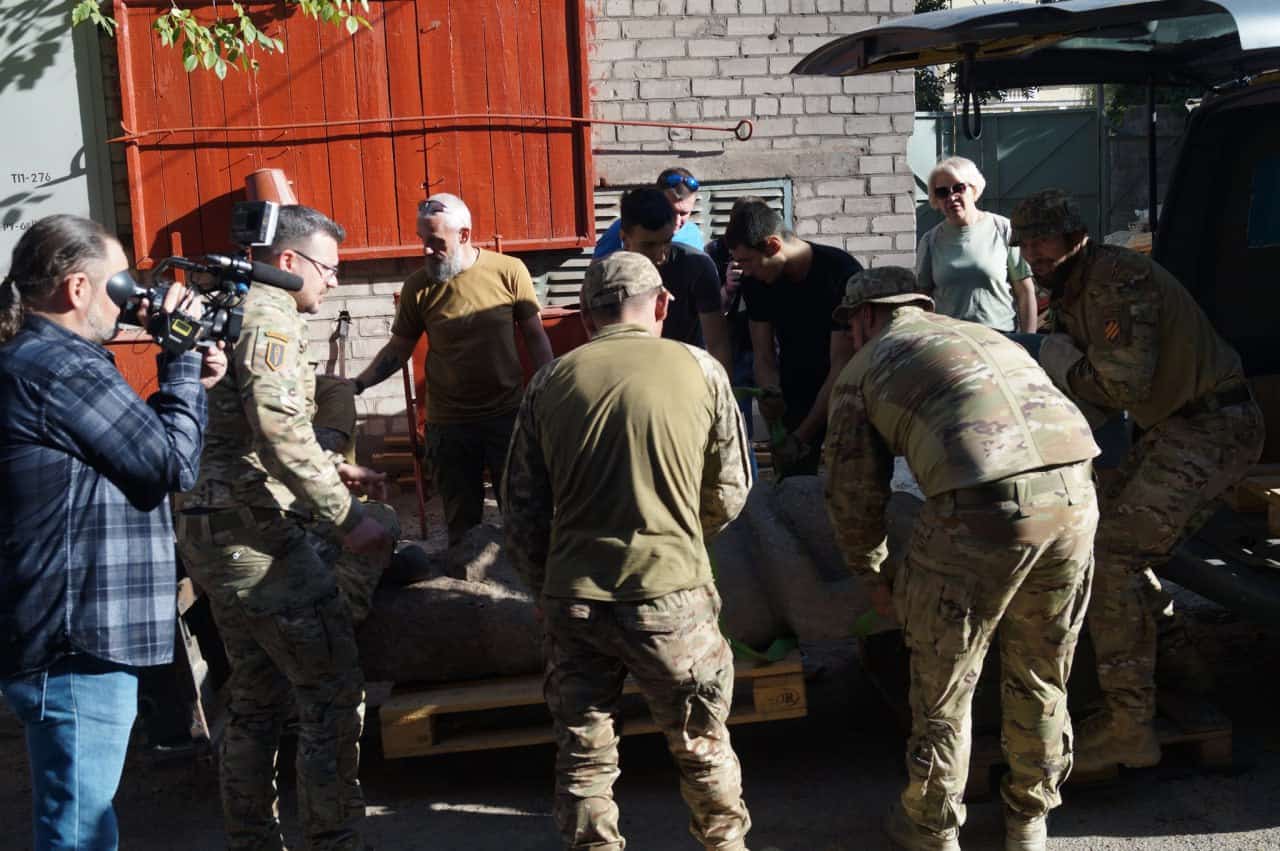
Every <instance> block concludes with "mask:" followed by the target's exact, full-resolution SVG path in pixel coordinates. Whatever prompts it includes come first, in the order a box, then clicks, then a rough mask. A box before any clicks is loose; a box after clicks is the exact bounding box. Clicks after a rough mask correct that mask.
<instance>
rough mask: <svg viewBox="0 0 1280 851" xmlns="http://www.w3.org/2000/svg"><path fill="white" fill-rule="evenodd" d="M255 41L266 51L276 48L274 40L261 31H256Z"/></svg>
mask: <svg viewBox="0 0 1280 851" xmlns="http://www.w3.org/2000/svg"><path fill="white" fill-rule="evenodd" d="M257 39H258V44H260V45H262V46H263V47H265V48H266V49H267V50H271V49H273V48H274V47H275V46H276V41H275V39H273V38H272V37H271V36H269V35H267V34H266V33H264V32H263V31H262V30H258V35H257Z"/></svg>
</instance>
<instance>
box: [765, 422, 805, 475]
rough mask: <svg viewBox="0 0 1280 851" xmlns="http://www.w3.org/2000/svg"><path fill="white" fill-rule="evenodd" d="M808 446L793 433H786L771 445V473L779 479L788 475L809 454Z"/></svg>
mask: <svg viewBox="0 0 1280 851" xmlns="http://www.w3.org/2000/svg"><path fill="white" fill-rule="evenodd" d="M809 452H810V446H809V444H807V443H805V442H804V441H803V440H801V439H800V438H798V437H796V436H795V434H794V433H792V434H788V435H787V436H786V437H785V438H784V439H783V440H782V442H781V443H776V444H774V445H773V473H774V477H775V478H778V479H781V478H784V477H786V476H788V475H790V473H791V471H792V470H794V469H795V468H796V466H797V465H798V464H799V463H800V462H801V461H803V460H804V459H805V458H807V457H808V456H809Z"/></svg>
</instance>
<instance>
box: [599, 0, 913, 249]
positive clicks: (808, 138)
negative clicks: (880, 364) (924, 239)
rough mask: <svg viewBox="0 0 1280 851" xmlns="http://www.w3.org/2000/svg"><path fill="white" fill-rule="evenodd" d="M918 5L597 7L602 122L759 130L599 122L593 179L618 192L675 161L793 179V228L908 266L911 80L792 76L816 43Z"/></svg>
mask: <svg viewBox="0 0 1280 851" xmlns="http://www.w3.org/2000/svg"><path fill="white" fill-rule="evenodd" d="M912 6H913V3H912V2H911V0H659V2H657V3H645V2H643V0H588V9H589V12H590V13H591V14H592V15H593V17H594V19H595V30H594V32H595V36H594V38H593V40H592V43H591V47H590V67H591V81H592V102H593V105H594V110H595V115H596V117H598V118H618V117H623V118H641V119H645V120H658V121H669V120H680V121H683V122H688V123H690V124H707V123H712V124H718V125H722V126H726V127H731V126H733V124H734V123H736V121H737V120H739V119H743V118H749V119H751V120H752V121H753V122H754V125H755V132H754V135H753V137H752V138H751V139H750V140H749V141H747V142H737V141H733V140H732V139H731V137H730V136H728V134H724V133H717V132H711V131H702V130H697V131H692V132H690V131H687V130H681V129H675V128H642V127H615V126H609V125H597V126H596V127H595V129H594V139H595V144H596V156H595V166H596V174H597V176H598V177H599V178H602V179H603V180H604V182H605V183H607V184H613V185H621V184H629V183H643V182H646V181H648V180H650V179H652V178H653V177H654V176H655V175H656V174H657V173H658V172H659V171H661V170H662V169H663V168H666V167H667V166H670V165H675V164H679V165H684V166H685V167H686V168H688V169H689V170H690V171H692V172H693V173H694V174H695V175H697V176H698V177H699V178H702V179H705V180H750V179H762V178H776V177H789V178H791V179H792V182H793V186H794V188H795V197H796V199H797V203H796V205H795V213H796V220H795V227H796V230H797V232H798V233H800V234H802V235H805V236H807V237H809V238H811V239H813V240H815V241H818V242H824V243H828V244H831V245H837V246H840V247H842V248H844V249H845V250H847V251H849V252H851V253H853V254H854V255H855V256H857V257H858V259H859V260H861V261H862V262H863V263H864V264H866V265H872V266H874V265H882V264H885V263H895V262H896V263H900V262H904V261H905V258H904V256H903V254H902V252H903V251H904V250H906V249H910V248H912V247H913V246H914V240H915V223H914V220H910V221H909V219H911V216H909V215H906V213H907V212H908V211H910V210H913V209H914V208H913V207H912V206H911V203H912V202H911V194H910V193H911V177H910V171H909V170H908V169H907V164H906V158H905V153H906V146H907V138H908V136H909V134H910V133H911V126H912V119H913V115H914V110H915V101H914V94H913V81H912V75H911V74H910V73H906V72H904V73H890V74H879V75H876V76H873V77H849V78H843V79H841V78H836V77H797V76H792V75H791V73H790V72H791V69H792V67H794V66H795V64H796V62H797V61H799V60H800V58H801V57H803V56H804V55H805V54H807V53H808V52H810V51H812V50H814V49H815V48H817V47H819V46H820V45H823V44H825V43H827V42H828V41H830V40H832V39H833V38H836V37H838V36H840V35H843V34H846V33H851V32H855V31H857V30H860V29H864V28H866V27H869V26H874V25H875V24H877V23H880V22H881V21H884V20H887V19H890V18H892V17H896V16H897V15H900V14H903V13H905V12H909V11H910V9H911V7H912ZM619 103H622V104H623V106H622V108H621V109H618V108H617V105H618V104H619ZM639 105H643V109H639V108H634V109H629V108H628V107H636V106H639ZM904 205H905V206H904ZM900 211H901V214H899V212H900Z"/></svg>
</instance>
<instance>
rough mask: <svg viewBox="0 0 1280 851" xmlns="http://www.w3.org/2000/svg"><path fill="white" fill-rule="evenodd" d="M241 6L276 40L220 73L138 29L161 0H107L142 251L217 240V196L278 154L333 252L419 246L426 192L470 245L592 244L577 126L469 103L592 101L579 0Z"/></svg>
mask: <svg viewBox="0 0 1280 851" xmlns="http://www.w3.org/2000/svg"><path fill="white" fill-rule="evenodd" d="M181 5H190V7H191V8H193V9H196V10H197V12H198V14H200V15H201V16H203V17H211V14H212V12H211V10H212V8H213V7H212V6H209V5H206V4H203V3H201V4H186V3H183V4H181ZM244 5H245V8H246V9H247V10H248V11H249V12H250V14H251V15H252V16H253V18H254V21H255V23H256V24H257V25H258V26H259V27H260V28H261V29H264V30H265V31H266V32H267V33H268V34H270V35H272V36H274V37H277V38H280V39H282V40H283V41H284V42H285V52H284V54H283V55H280V54H263V53H259V54H258V58H259V60H260V62H261V65H260V68H259V70H258V71H257V72H256V73H254V72H242V71H235V70H232V71H229V72H228V73H227V77H226V80H225V81H220V80H218V78H217V77H216V76H215V75H214V74H213V73H212V72H209V71H204V70H198V71H196V72H194V73H191V74H188V73H187V72H185V71H184V70H183V68H182V62H181V55H180V53H178V52H177V51H174V50H172V49H169V48H164V47H162V46H161V45H160V44H159V41H158V39H157V37H156V36H155V34H154V33H153V32H152V30H151V28H150V27H151V23H152V22H153V21H154V20H155V19H156V17H157V16H159V15H162V14H164V13H165V11H166V10H167V9H168V8H169V6H170V2H169V0H122V2H120V3H118V4H117V18H118V20H119V22H120V27H119V32H118V42H119V56H120V80H121V91H122V94H123V114H124V120H123V123H124V126H125V131H126V134H127V136H128V137H129V139H128V141H126V142H125V144H126V145H127V162H128V167H129V184H130V200H131V202H132V209H133V226H134V245H135V250H136V254H137V257H138V258H139V261H140V262H142V263H143V265H145V261H146V260H147V259H150V258H156V259H158V258H160V257H163V256H165V255H167V254H169V253H170V252H171V250H172V249H173V247H174V246H175V244H176V245H179V246H181V248H182V249H183V250H184V251H186V252H188V253H192V254H198V253H201V252H203V251H214V250H223V249H225V248H227V227H228V224H229V220H230V209H231V204H232V203H233V201H235V200H238V199H239V198H240V197H242V194H241V193H242V187H243V185H244V176H245V175H246V174H247V173H249V172H251V171H254V170H256V169H259V168H282V169H284V170H285V172H286V174H288V175H289V177H290V178H291V179H292V180H293V181H294V184H295V190H296V192H297V194H298V197H299V199H300V200H301V201H302V203H304V204H310V205H311V206H314V207H317V208H318V209H320V210H323V211H324V212H326V213H329V214H330V215H332V216H333V217H334V218H335V219H336V220H337V221H338V222H340V223H341V224H342V225H343V226H344V227H346V229H347V234H348V238H347V241H346V243H345V244H344V245H343V251H342V256H343V258H344V259H347V260H358V259H373V258H389V257H402V256H416V255H418V254H420V253H421V251H422V246H421V242H420V240H419V239H418V237H417V235H416V230H415V228H416V213H415V210H416V203H417V201H419V200H421V199H423V198H425V197H426V196H427V195H428V194H430V193H432V192H453V193H455V194H457V195H459V196H461V197H462V198H463V199H464V200H465V201H466V202H467V204H468V206H470V207H471V210H472V215H473V219H474V231H475V238H476V239H477V241H479V242H481V243H488V244H492V243H493V242H494V237H495V236H496V237H499V238H500V239H501V243H502V248H503V249H504V250H507V251H521V250H534V249H546V248H573V247H578V246H583V245H590V244H591V243H592V241H593V235H592V225H593V223H592V215H591V213H592V211H591V148H590V129H589V127H588V126H587V125H585V124H581V123H577V124H574V123H569V122H565V121H555V120H553V119H540V120H535V119H528V118H504V119H494V118H490V117H483V116H493V115H496V114H503V115H512V114H521V115H528V114H537V115H549V116H553V115H559V116H577V117H585V116H587V115H588V114H589V110H590V103H589V95H588V91H587V60H586V35H585V22H586V11H585V7H584V0H475V2H468V3H465V4H464V3H455V2H452V0H371V3H370V13H369V16H368V17H369V21H370V24H371V25H372V26H371V28H370V29H362V30H361V31H360V32H359V33H358V34H357V35H355V36H349V35H347V33H346V31H345V30H344V29H342V28H340V27H335V26H331V25H327V24H320V23H318V22H316V21H315V20H313V19H311V18H307V17H304V16H303V15H302V13H301V12H300V11H298V9H297V8H296V7H295V6H293V5H288V6H286V5H285V4H284V3H283V2H275V3H263V2H256V3H255V2H248V3H245V4H244ZM463 114H469V115H470V116H472V117H462V116H463ZM477 116H479V117H477ZM184 128H185V129H184ZM154 131H160V132H154ZM175 234H177V235H178V236H179V240H178V241H176V242H175V240H174V239H173V236H174V235H175Z"/></svg>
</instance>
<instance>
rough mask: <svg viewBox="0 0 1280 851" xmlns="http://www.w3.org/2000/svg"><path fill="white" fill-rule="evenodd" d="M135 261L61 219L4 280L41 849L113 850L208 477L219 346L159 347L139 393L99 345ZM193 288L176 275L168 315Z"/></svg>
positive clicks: (3, 653)
mask: <svg viewBox="0 0 1280 851" xmlns="http://www.w3.org/2000/svg"><path fill="white" fill-rule="evenodd" d="M127 266H128V260H127V258H126V257H125V254H124V250H123V249H122V248H121V246H120V243H119V242H118V241H117V240H116V239H115V238H114V237H112V236H110V235H108V234H107V233H106V231H105V230H103V228H102V227H101V226H100V225H98V224H97V223H95V222H92V221H89V220H88V219H82V218H79V217H76V216H49V217H47V218H44V219H41V220H39V221H38V222H36V223H35V224H34V225H32V226H31V227H30V228H29V229H28V230H27V231H26V232H25V233H24V234H23V235H22V238H21V239H20V240H18V244H17V245H16V246H15V247H14V250H13V257H12V261H11V264H10V267H9V273H8V275H7V276H6V277H5V279H4V282H3V283H2V284H0V343H3V345H2V346H0V506H2V508H0V540H3V541H4V554H3V556H0V692H3V694H4V696H5V699H6V701H7V702H8V704H9V706H10V708H11V709H12V710H13V712H14V714H15V715H17V716H18V718H19V719H20V720H21V721H22V723H23V725H24V727H25V730H26V739H27V752H28V756H29V758H30V761H31V796H32V809H33V819H32V821H33V823H34V829H35V841H34V846H35V847H36V848H41V849H63V848H94V849H114V848H116V847H117V839H118V836H117V830H116V818H115V812H114V810H113V809H112V805H111V800H112V798H113V797H114V796H115V792H116V787H117V786H118V784H119V781H120V772H121V769H122V768H123V766H124V758H125V750H126V747H127V745H128V742H129V731H130V729H131V728H132V727H133V720H134V717H135V715H136V713H137V693H138V675H137V669H138V668H140V667H145V666H150V665H162V664H165V663H167V662H169V661H170V660H171V658H172V654H173V646H174V620H175V613H174V586H175V582H176V577H175V567H174V551H173V529H172V523H171V520H170V513H169V505H168V502H169V500H168V493H169V492H170V491H176V490H181V489H184V488H188V487H191V485H192V484H194V482H195V480H196V471H197V466H198V462H199V458H200V451H201V441H202V432H203V430H204V426H205V413H206V402H205V388H208V387H212V386H213V385H214V384H215V383H217V381H218V379H219V378H221V377H222V374H223V372H224V371H225V370H226V358H225V356H224V355H223V353H222V352H221V351H220V350H219V349H218V348H217V347H209V348H207V349H206V350H205V352H204V357H203V362H202V359H201V356H200V355H199V354H196V353H194V352H187V353H185V354H182V355H180V356H176V357H173V356H170V355H167V354H161V355H160V356H159V357H158V359H157V367H158V377H159V384H160V386H159V389H158V390H157V391H156V392H155V393H153V394H152V395H151V397H150V398H149V399H148V400H147V401H146V402H143V401H142V400H141V399H140V398H138V396H137V394H135V393H134V392H133V390H132V389H130V387H129V385H128V384H127V383H126V382H125V379H124V377H123V376H121V374H120V372H119V371H118V370H117V369H116V367H115V363H114V360H113V358H112V356H111V353H110V352H109V351H107V349H105V348H104V347H103V345H102V344H103V343H105V342H106V341H107V340H109V339H111V337H112V336H114V335H115V331H116V322H117V320H118V319H119V318H120V308H119V307H118V306H117V305H116V303H115V302H113V301H112V300H111V298H110V297H109V296H108V294H107V286H106V284H107V280H108V278H110V277H111V276H112V275H113V274H115V273H116V272H120V271H122V270H124V269H125V268H126V267H127ZM184 298H186V293H185V291H184V288H183V287H182V286H181V285H174V286H173V287H171V288H170V289H169V291H168V293H167V294H166V297H165V301H164V304H163V306H162V309H163V311H165V312H166V313H168V312H172V311H174V310H176V309H177V308H178V306H179V303H180V300H182V299H184ZM147 308H148V305H146V304H143V305H142V310H141V311H140V318H139V321H142V319H143V318H144V314H145V311H146V310H147Z"/></svg>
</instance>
